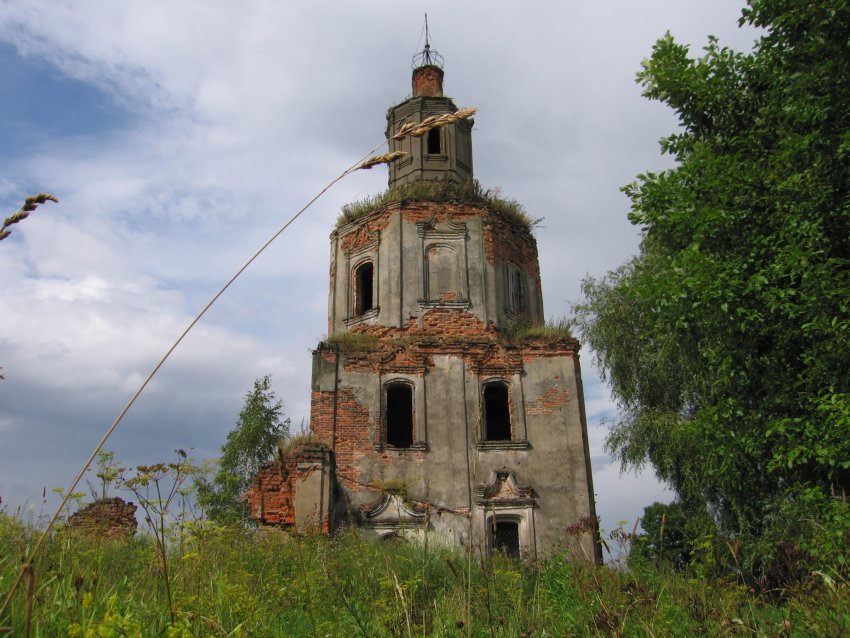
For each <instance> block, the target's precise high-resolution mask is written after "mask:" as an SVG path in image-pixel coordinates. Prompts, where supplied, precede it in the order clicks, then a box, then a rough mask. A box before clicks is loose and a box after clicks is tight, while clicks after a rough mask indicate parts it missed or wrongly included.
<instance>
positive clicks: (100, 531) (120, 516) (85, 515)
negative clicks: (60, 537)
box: [68, 496, 139, 538]
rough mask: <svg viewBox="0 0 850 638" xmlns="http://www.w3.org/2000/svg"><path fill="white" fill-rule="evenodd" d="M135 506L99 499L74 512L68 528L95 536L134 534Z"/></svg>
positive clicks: (118, 499) (117, 536)
mask: <svg viewBox="0 0 850 638" xmlns="http://www.w3.org/2000/svg"><path fill="white" fill-rule="evenodd" d="M136 509H137V508H136V505H135V504H134V503H128V502H127V501H125V500H124V499H121V498H118V497H117V496H113V497H110V498H101V499H98V500H96V501H95V502H94V503H89V504H88V505H86V506H85V507H83V508H82V509H79V510H77V511H76V512H74V513H73V514H72V515H71V517H70V518H69V519H68V527H70V528H72V529H78V530H83V531H85V532H90V533H92V534H95V535H97V536H106V537H109V538H120V537H124V536H130V535H132V534H135V533H136V529H137V528H138V525H139V524H138V521H136Z"/></svg>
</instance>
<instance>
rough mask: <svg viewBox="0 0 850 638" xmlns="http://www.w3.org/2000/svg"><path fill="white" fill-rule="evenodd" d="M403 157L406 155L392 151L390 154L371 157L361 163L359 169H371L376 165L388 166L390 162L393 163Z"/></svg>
mask: <svg viewBox="0 0 850 638" xmlns="http://www.w3.org/2000/svg"><path fill="white" fill-rule="evenodd" d="M405 155H407V153H405V152H404V151H392V152H391V153H384V154H383V155H373V156H372V157H370V158H369V159H367V160H366V161H365V162H363V163H362V164H361V165H360V168H372V167H373V166H377V165H378V164H389V163H390V162H394V161H396V160H397V159H399V158H401V157H404V156H405Z"/></svg>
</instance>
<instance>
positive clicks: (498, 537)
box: [490, 520, 519, 558]
mask: <svg viewBox="0 0 850 638" xmlns="http://www.w3.org/2000/svg"><path fill="white" fill-rule="evenodd" d="M490 534H491V535H490V548H491V550H492V551H493V552H504V553H505V554H507V555H508V556H510V557H511V558H519V523H518V522H517V521H500V520H496V521H494V522H493V527H492V529H491V531H490Z"/></svg>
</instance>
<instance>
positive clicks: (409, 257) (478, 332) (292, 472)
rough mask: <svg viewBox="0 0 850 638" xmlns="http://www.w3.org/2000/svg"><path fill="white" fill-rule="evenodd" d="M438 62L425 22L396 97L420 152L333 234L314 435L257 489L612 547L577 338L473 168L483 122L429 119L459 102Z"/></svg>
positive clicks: (531, 243) (438, 524)
mask: <svg viewBox="0 0 850 638" xmlns="http://www.w3.org/2000/svg"><path fill="white" fill-rule="evenodd" d="M426 33H427V32H426ZM442 66H443V65H442V57H441V56H439V54H438V53H437V52H436V51H434V50H432V49H431V45H430V42H429V40H428V36H427V35H426V43H425V48H424V50H423V51H422V52H421V53H420V54H418V55H417V56H415V57H414V69H413V76H412V84H413V96H412V97H409V98H407V99H405V100H404V101H402V102H401V103H399V104H398V105H396V106H394V107H392V108H390V110H389V112H388V114H387V129H386V134H387V137H388V138H389V139H390V144H391V150H402V151H404V152H405V153H406V154H407V155H406V156H404V157H403V158H402V159H401V160H399V161H397V163H395V164H391V165H390V174H389V187H390V188H389V190H388V191H387V192H386V193H385V194H383V195H382V196H380V197H378V198H376V199H375V200H374V201H375V203H374V204H372V205H362V206H360V208H359V209H358V210H357V211H356V213H351V212H350V211H349V213H346V214H344V215H343V216H342V217H341V218H340V220H339V222H338V224H337V227H336V229H335V230H334V231H333V232H332V233H331V235H330V287H329V297H328V329H327V334H328V336H327V338H326V339H325V340H324V341H322V342H321V343H320V344H319V345H318V346H317V348H316V350H315V351H314V352H313V375H312V396H311V420H310V428H311V433H312V436H313V442H312V444H311V445H314V446H318V447H315V448H313V447H308V448H304V449H301V450H300V451H297V452H290V453H288V456H286V457H285V458H284V457H281V459H280V460H279V461H278V465H279V467H278V468H277V469H272V470H268V471H267V474H262V473H261V475H258V479H257V480H256V481H255V488H254V490H253V491H252V493H251V494H249V498H248V500H249V502H250V503H251V507H252V512H253V515H254V517H255V518H257V519H258V520H260V521H262V522H268V523H276V524H283V525H288V524H290V523H289V522H288V521H297V520H299V519H298V517H299V516H301V517H302V518H301V520H312V521H315V522H316V523H315V524H316V525H321V528H322V529H324V530H326V531H331V530H333V529H336V528H339V527H340V526H344V525H354V526H357V527H359V528H361V529H363V530H364V531H365V532H367V533H369V534H373V535H375V536H381V537H382V536H387V535H390V534H401V535H412V536H417V535H421V534H424V532H425V530H426V529H427V530H429V531H430V532H431V533H435V534H438V535H441V536H443V537H444V538H445V539H446V540H447V541H448V542H453V543H459V544H462V545H465V546H467V547H481V548H483V549H485V550H486V551H505V552H507V553H510V554H513V555H517V556H523V557H534V556H537V555H539V554H546V553H550V552H552V551H554V550H555V549H556V548H560V547H568V548H570V549H571V551H572V552H573V553H574V555H575V556H576V557H577V558H582V557H587V558H589V559H591V560H593V559H595V560H599V558H600V553H599V546H598V543H596V542H594V541H595V534H596V532H595V530H596V523H595V505H594V495H593V482H592V475H591V471H590V455H589V451H588V441H587V427H586V422H585V414H584V398H583V394H582V384H581V368H580V365H579V357H578V351H579V343H578V342H577V341H576V340H575V339H574V338H573V337H572V336H571V335H570V334H569V333H568V332H567V331H565V330H560V329H554V328H546V327H545V326H544V325H543V324H544V314H543V296H542V292H541V287H540V267H539V262H538V258H537V242H536V241H535V239H534V235H533V233H532V230H533V224H531V223H530V222H529V218H528V216H527V215H525V214H524V212H523V211H522V207H521V206H519V204H517V203H516V202H510V201H504V200H500V199H498V198H496V197H493V196H492V195H490V194H489V193H488V192H486V191H483V190H482V189H481V188H480V187H479V186H478V185H477V183H475V182H473V181H472V176H473V173H472V135H471V132H472V122H471V121H469V120H466V119H459V120H458V121H453V122H451V123H449V124H447V125H445V126H442V127H429V123H432V122H434V121H435V118H434V116H440V115H443V114H445V113H458V112H459V109H458V108H457V107H456V106H455V104H454V102H453V101H452V100H451V99H450V98H448V97H446V96H444V95H443V77H444V73H443V68H442ZM445 121H446V118H443V119H442V120H440V122H445ZM406 125H413V126H406ZM411 130H413V131H414V132H415V133H416V135H415V136H414V135H410V134H407V135H402V134H401V133H404V132H405V131H411ZM281 468H291V469H288V470H286V471H284V469H281ZM292 468H294V469H292ZM264 472H266V471H265V470H264ZM281 477H288V478H284V479H281ZM282 481H283V482H282ZM310 481H313V482H312V483H311V482H310ZM282 485H284V486H285V487H281V486H282ZM287 490H288V491H287ZM281 494H288V496H286V498H283V497H282V496H281ZM314 501H315V503H314ZM299 511H300V512H301V514H299ZM316 512H317V514H315V513H316ZM311 516H312V517H313V518H310V517H311ZM568 530H572V531H570V532H568ZM576 530H578V531H576Z"/></svg>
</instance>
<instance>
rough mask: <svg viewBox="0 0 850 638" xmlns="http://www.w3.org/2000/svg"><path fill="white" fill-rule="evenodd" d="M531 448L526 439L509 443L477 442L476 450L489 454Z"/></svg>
mask: <svg viewBox="0 0 850 638" xmlns="http://www.w3.org/2000/svg"><path fill="white" fill-rule="evenodd" d="M530 448H531V443H529V442H528V440H527V439H518V440H511V441H478V449H479V450H481V451H482V452H490V451H492V450H528V449H530Z"/></svg>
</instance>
